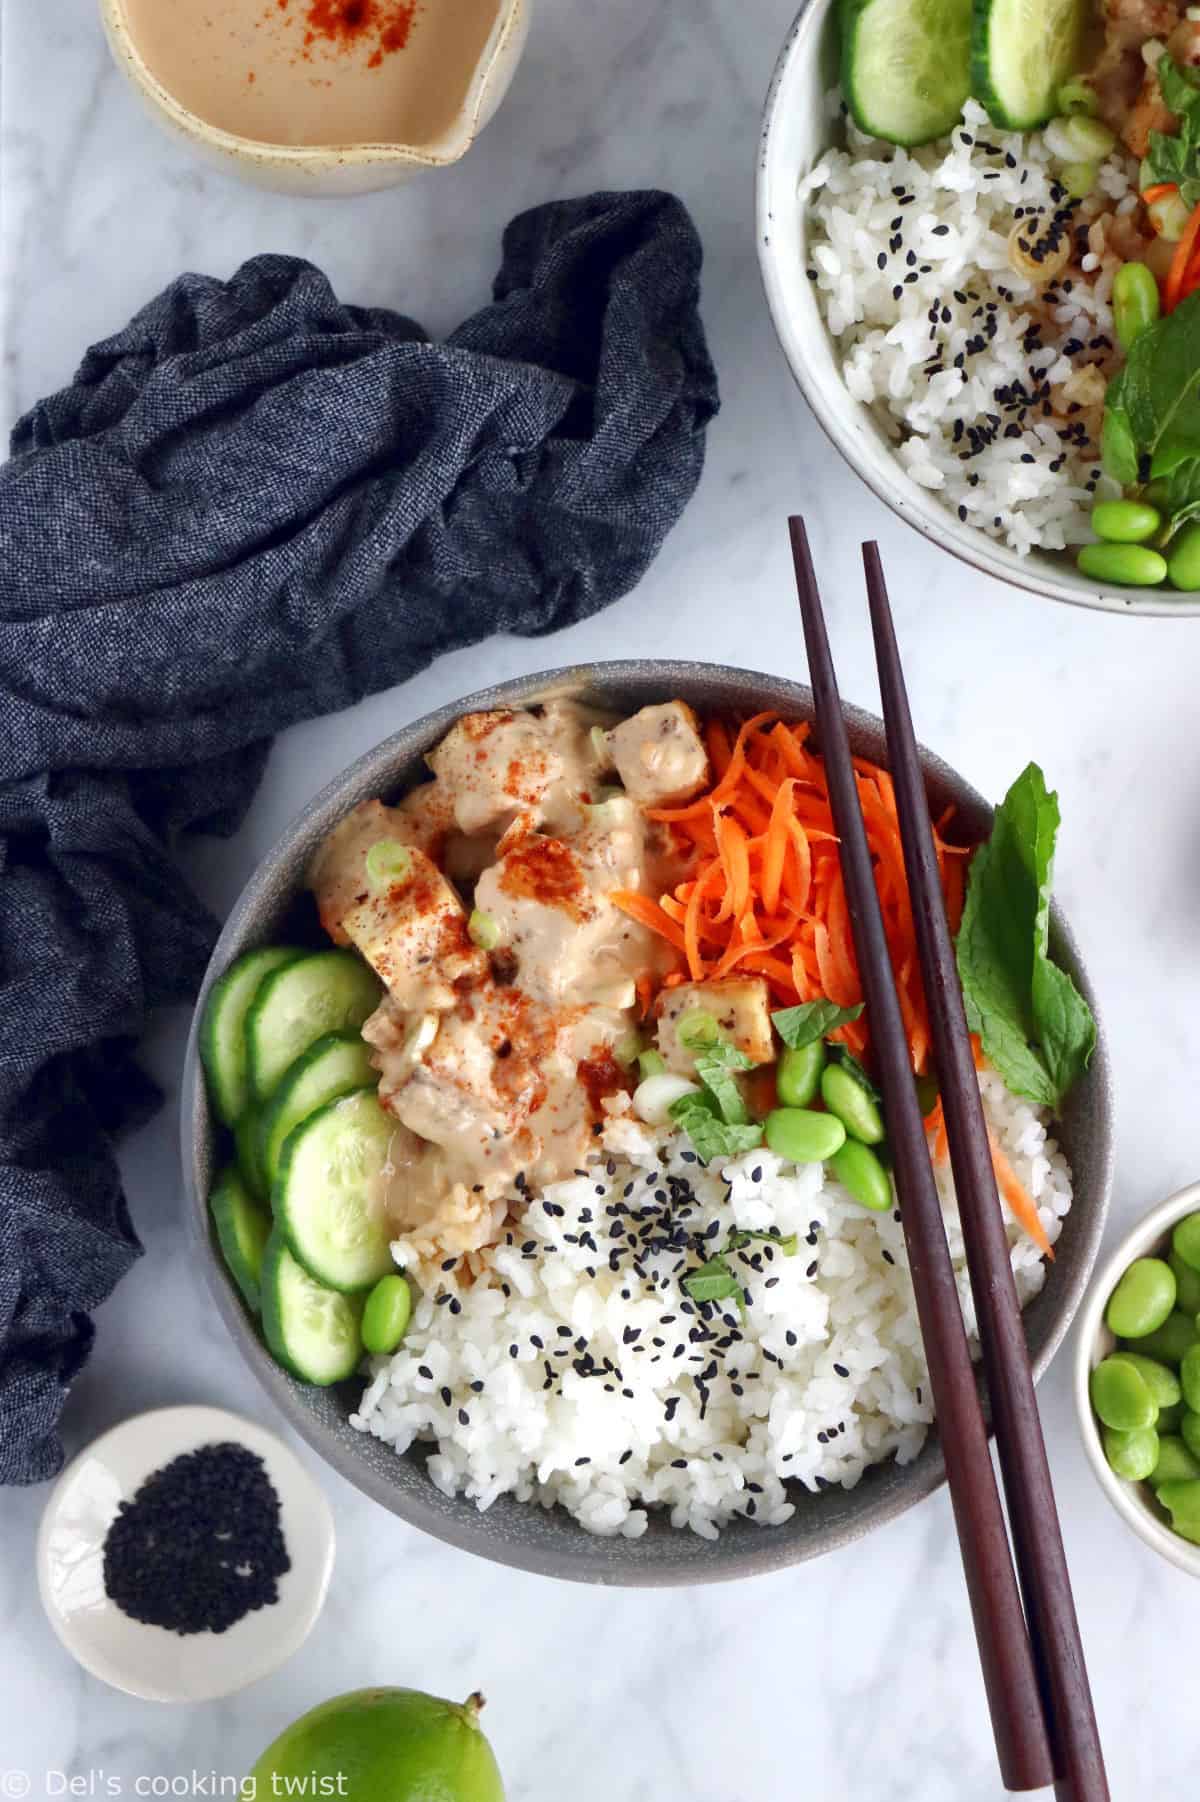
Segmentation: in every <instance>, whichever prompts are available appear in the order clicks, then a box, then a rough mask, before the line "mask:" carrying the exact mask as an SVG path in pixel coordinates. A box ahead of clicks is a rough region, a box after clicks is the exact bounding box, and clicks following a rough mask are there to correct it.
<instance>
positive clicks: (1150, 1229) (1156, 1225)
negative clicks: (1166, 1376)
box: [1075, 1182, 1200, 1577]
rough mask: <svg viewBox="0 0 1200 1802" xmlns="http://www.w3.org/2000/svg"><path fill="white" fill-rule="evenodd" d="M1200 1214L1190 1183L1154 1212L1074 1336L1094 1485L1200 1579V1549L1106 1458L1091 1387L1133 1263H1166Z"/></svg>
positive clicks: (1110, 1266)
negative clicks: (1112, 1303) (1175, 1234)
mask: <svg viewBox="0 0 1200 1802" xmlns="http://www.w3.org/2000/svg"><path fill="white" fill-rule="evenodd" d="M1198 1211H1200V1182H1196V1183H1189V1184H1188V1186H1187V1188H1186V1189H1179V1190H1177V1191H1176V1193H1175V1194H1174V1195H1169V1196H1168V1197H1167V1199H1166V1201H1160V1202H1159V1204H1158V1206H1157V1207H1156V1208H1151V1210H1150V1212H1149V1213H1148V1214H1147V1215H1146V1217H1145V1219H1144V1220H1141V1221H1139V1222H1138V1224H1137V1226H1135V1227H1134V1229H1133V1231H1132V1232H1131V1233H1129V1234H1128V1235H1127V1236H1126V1237H1125V1238H1124V1239H1122V1241H1121V1243H1120V1244H1119V1245H1118V1246H1117V1248H1116V1250H1115V1251H1114V1252H1113V1255H1112V1257H1111V1258H1110V1259H1109V1260H1108V1262H1107V1264H1105V1266H1104V1268H1103V1270H1102V1271H1101V1272H1100V1274H1099V1276H1098V1277H1097V1278H1096V1280H1095V1282H1094V1283H1093V1284H1092V1288H1091V1293H1090V1294H1089V1295H1088V1298H1087V1300H1086V1302H1085V1303H1084V1305H1083V1311H1082V1312H1081V1314H1080V1316H1079V1330H1078V1332H1077V1333H1076V1335H1075V1407H1076V1410H1077V1412H1078V1414H1079V1430H1080V1432H1081V1433H1082V1434H1083V1449H1084V1450H1085V1451H1086V1453H1087V1455H1088V1463H1089V1464H1090V1465H1091V1467H1092V1471H1093V1473H1094V1475H1095V1478H1096V1481H1097V1482H1098V1483H1099V1485H1100V1487H1101V1489H1103V1491H1104V1493H1105V1495H1106V1496H1107V1497H1108V1499H1109V1501H1110V1502H1111V1503H1112V1505H1113V1507H1114V1508H1115V1509H1116V1511H1117V1513H1118V1514H1119V1515H1120V1516H1121V1519H1122V1520H1123V1521H1124V1522H1125V1524H1126V1526H1129V1527H1132V1528H1133V1531H1134V1532H1135V1533H1136V1534H1137V1536H1138V1538H1139V1539H1140V1540H1142V1541H1143V1542H1144V1543H1145V1544H1146V1545H1148V1546H1150V1548H1151V1549H1152V1550H1153V1551H1155V1552H1158V1553H1160V1554H1161V1555H1162V1557H1164V1558H1166V1559H1169V1561H1170V1562H1171V1563H1172V1564H1174V1565H1176V1566H1177V1567H1178V1568H1179V1569H1180V1570H1183V1571H1187V1573H1188V1575H1189V1576H1192V1577H1200V1545H1193V1544H1192V1543H1191V1541H1190V1540H1188V1539H1181V1538H1180V1537H1179V1534H1178V1533H1173V1532H1172V1531H1171V1529H1170V1527H1169V1526H1168V1525H1167V1522H1166V1519H1165V1517H1164V1515H1163V1514H1162V1513H1160V1512H1159V1510H1158V1509H1157V1508H1155V1507H1154V1505H1153V1503H1152V1501H1151V1497H1150V1491H1149V1488H1148V1487H1147V1485H1146V1484H1145V1483H1127V1482H1126V1481H1125V1480H1124V1478H1123V1477H1119V1476H1118V1475H1117V1473H1116V1471H1115V1470H1114V1469H1113V1467H1112V1465H1111V1464H1110V1463H1109V1461H1108V1459H1107V1458H1106V1457H1105V1455H1104V1442H1103V1440H1102V1439H1101V1436H1100V1423H1099V1421H1098V1420H1097V1419H1096V1416H1095V1414H1094V1413H1093V1412H1092V1398H1091V1395H1090V1393H1089V1384H1090V1382H1091V1375H1092V1372H1093V1370H1094V1369H1095V1368H1096V1366H1097V1364H1099V1362H1100V1360H1101V1359H1102V1358H1107V1357H1108V1355H1109V1353H1110V1352H1112V1351H1115V1350H1116V1346H1117V1342H1116V1339H1115V1338H1114V1337H1113V1335H1112V1333H1111V1332H1110V1331H1109V1329H1108V1327H1107V1326H1106V1325H1105V1321H1104V1311H1105V1309H1106V1308H1107V1307H1108V1301H1109V1297H1110V1296H1111V1294H1112V1292H1113V1290H1114V1289H1115V1288H1116V1286H1117V1284H1118V1283H1119V1282H1120V1280H1121V1278H1122V1277H1123V1276H1124V1274H1125V1272H1126V1271H1127V1270H1128V1268H1129V1266H1130V1265H1131V1264H1132V1263H1133V1261H1134V1259H1135V1258H1165V1257H1166V1255H1167V1253H1168V1251H1169V1250H1170V1249H1171V1233H1172V1231H1173V1229H1174V1228H1175V1227H1177V1226H1178V1225H1179V1222H1180V1221H1181V1220H1184V1219H1186V1218H1187V1216H1188V1215H1189V1214H1195V1213H1196V1212H1198Z"/></svg>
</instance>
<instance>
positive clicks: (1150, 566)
mask: <svg viewBox="0 0 1200 1802" xmlns="http://www.w3.org/2000/svg"><path fill="white" fill-rule="evenodd" d="M1075 566H1076V568H1077V569H1078V570H1079V571H1080V573H1081V574H1082V575H1085V576H1090V577H1091V578H1092V580H1093V582H1116V583H1117V584H1118V585H1119V586H1121V587H1123V588H1157V586H1158V584H1159V583H1160V582H1165V581H1166V579H1167V560H1166V558H1165V557H1160V556H1159V554H1158V552H1157V551H1152V550H1151V549H1150V548H1149V546H1148V545H1145V544H1085V545H1084V546H1083V547H1082V549H1081V550H1080V551H1079V552H1078V554H1077V555H1076V558H1075Z"/></svg>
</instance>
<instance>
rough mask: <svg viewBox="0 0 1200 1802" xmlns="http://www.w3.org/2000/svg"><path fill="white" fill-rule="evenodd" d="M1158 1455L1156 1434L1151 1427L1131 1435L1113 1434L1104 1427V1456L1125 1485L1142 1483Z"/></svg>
mask: <svg viewBox="0 0 1200 1802" xmlns="http://www.w3.org/2000/svg"><path fill="white" fill-rule="evenodd" d="M1158 1455H1159V1454H1158V1434H1157V1433H1156V1432H1155V1431H1154V1428H1153V1427H1141V1428H1139V1429H1138V1430H1137V1431H1136V1432H1133V1433H1114V1432H1113V1429H1112V1428H1111V1427H1105V1429H1104V1456H1105V1457H1106V1458H1107V1459H1108V1462H1109V1463H1110V1465H1111V1466H1112V1468H1113V1469H1114V1470H1115V1471H1116V1473H1117V1475H1118V1476H1119V1477H1124V1479H1125V1481H1126V1482H1127V1483H1144V1482H1145V1481H1146V1478H1147V1477H1148V1476H1149V1475H1150V1472H1151V1471H1152V1470H1153V1469H1154V1467H1155V1465H1156V1464H1157V1463H1158Z"/></svg>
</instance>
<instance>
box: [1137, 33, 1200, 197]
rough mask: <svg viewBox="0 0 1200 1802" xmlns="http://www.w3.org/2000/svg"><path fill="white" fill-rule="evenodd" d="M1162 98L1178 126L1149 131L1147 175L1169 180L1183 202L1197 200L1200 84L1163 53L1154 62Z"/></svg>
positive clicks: (1199, 193)
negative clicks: (1173, 128)
mask: <svg viewBox="0 0 1200 1802" xmlns="http://www.w3.org/2000/svg"><path fill="white" fill-rule="evenodd" d="M1155 73H1156V75H1157V76H1158V85H1159V88H1160V89H1161V91H1162V97H1163V101H1164V102H1165V104H1166V106H1167V107H1168V108H1169V109H1170V111H1171V112H1173V113H1174V114H1175V115H1176V118H1177V119H1178V121H1179V123H1178V127H1177V129H1176V130H1175V131H1173V132H1170V133H1167V132H1161V131H1152V132H1151V133H1150V134H1149V141H1148V147H1147V150H1146V174H1147V175H1148V176H1149V178H1150V180H1149V181H1147V182H1145V183H1144V184H1143V186H1146V187H1149V186H1150V184H1151V182H1160V181H1171V182H1174V183H1175V184H1176V186H1177V187H1178V189H1179V193H1180V198H1181V199H1182V200H1183V202H1184V204H1185V205H1186V206H1189V207H1194V206H1195V205H1196V203H1197V201H1200V87H1198V86H1197V85H1196V82H1195V81H1194V80H1193V78H1192V76H1193V72H1192V70H1191V69H1188V68H1184V67H1182V66H1181V65H1180V64H1179V63H1177V62H1176V61H1175V60H1174V58H1172V57H1170V56H1162V57H1160V58H1159V60H1158V62H1157V64H1156V65H1155Z"/></svg>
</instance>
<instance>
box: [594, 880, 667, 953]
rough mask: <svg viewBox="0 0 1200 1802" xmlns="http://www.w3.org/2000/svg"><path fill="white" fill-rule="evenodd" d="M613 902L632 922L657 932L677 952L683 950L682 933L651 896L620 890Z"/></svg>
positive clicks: (614, 895)
mask: <svg viewBox="0 0 1200 1802" xmlns="http://www.w3.org/2000/svg"><path fill="white" fill-rule="evenodd" d="M612 901H613V904H614V906H616V907H619V908H620V910H621V912H622V913H623V914H628V915H629V918H630V919H631V920H636V921H637V922H638V923H639V925H641V926H648V927H649V928H650V930H651V932H657V933H658V935H659V937H660V938H664V939H666V941H667V943H668V944H669V945H674V947H675V949H676V950H677V951H682V950H683V934H682V932H680V930H679V928H678V926H677V925H676V924H675V922H674V920H672V919H669V918H668V917H667V915H666V914H665V913H664V912H663V910H662V908H661V907H660V906H659V905H658V902H657V901H652V900H651V899H650V897H649V895H639V894H638V893H637V892H636V891H635V890H628V889H618V890H617V891H616V892H615V893H614V894H613V896H612Z"/></svg>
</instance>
